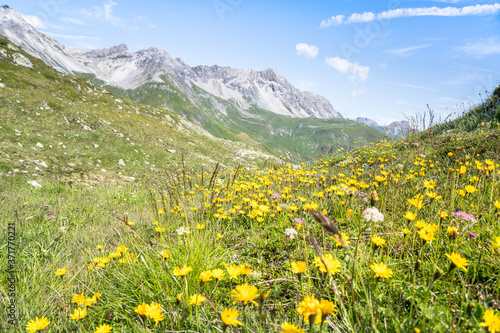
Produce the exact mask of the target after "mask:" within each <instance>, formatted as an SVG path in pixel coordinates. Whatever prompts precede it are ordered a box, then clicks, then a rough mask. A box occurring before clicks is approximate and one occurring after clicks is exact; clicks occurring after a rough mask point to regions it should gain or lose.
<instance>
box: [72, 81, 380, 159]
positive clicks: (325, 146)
mask: <svg viewBox="0 0 500 333" xmlns="http://www.w3.org/2000/svg"><path fill="white" fill-rule="evenodd" d="M81 76H82V77H86V78H89V79H90V80H91V81H92V82H93V83H94V84H96V85H98V86H101V87H102V88H105V89H107V90H109V91H112V92H114V93H116V94H118V95H120V96H124V97H127V98H130V99H132V100H134V101H136V102H140V103H145V104H149V105H154V106H158V107H164V108H167V109H170V110H172V111H174V112H176V113H178V114H180V115H182V116H183V117H185V118H186V119H187V120H189V121H191V122H193V123H195V124H197V125H199V126H201V127H203V128H204V129H206V130H207V131H208V132H210V133H211V134H213V135H214V136H216V137H220V138H224V139H228V140H235V141H242V142H246V143H248V144H252V145H255V146H257V147H259V148H262V149H264V150H266V151H268V152H269V153H272V154H274V155H284V154H286V153H287V152H290V153H292V154H293V155H294V156H296V157H297V158H300V159H306V160H311V158H314V157H317V156H318V155H320V154H323V153H327V152H333V151H336V150H337V149H340V148H344V149H347V148H350V147H352V146H353V145H355V144H354V142H356V143H357V144H369V143H370V142H373V141H376V140H377V139H382V138H387V136H386V135H385V134H383V133H380V131H377V130H376V129H373V128H370V127H368V126H365V125H363V124H360V123H357V122H354V121H351V120H346V119H318V118H293V117H288V116H283V115H279V114H275V113H272V112H270V111H266V110H263V109H260V108H257V107H253V108H251V109H250V110H247V111H246V112H244V113H242V112H241V111H239V110H238V109H237V108H236V106H235V105H234V104H233V102H231V101H227V100H224V99H222V98H219V97H217V96H214V95H212V94H210V93H208V92H207V91H205V90H203V89H201V88H200V87H198V86H193V89H194V91H195V92H196V94H197V96H198V101H197V102H192V100H191V99H190V98H189V97H188V96H186V95H185V94H184V93H183V92H182V91H179V89H177V88H176V86H175V85H174V84H172V83H171V81H170V80H169V79H168V78H166V77H163V80H164V82H163V83H146V84H144V85H143V86H141V87H138V88H135V89H129V90H125V89H122V88H118V87H114V86H109V85H106V84H105V83H104V82H103V81H101V80H98V79H96V78H95V76H93V75H88V74H81ZM214 101H216V102H217V103H218V104H220V105H223V106H224V107H225V109H226V114H224V113H222V112H221V111H219V110H217V109H216V108H215V106H214V105H213V103H214Z"/></svg>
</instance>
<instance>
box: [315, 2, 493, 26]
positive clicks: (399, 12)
mask: <svg viewBox="0 0 500 333" xmlns="http://www.w3.org/2000/svg"><path fill="white" fill-rule="evenodd" d="M499 12H500V4H499V3H495V4H491V5H479V4H478V5H474V6H465V7H445V8H439V7H435V6H434V7H420V8H398V9H393V10H388V11H385V12H381V13H378V14H375V13H372V12H365V13H362V14H360V13H354V14H352V15H351V16H349V17H348V18H347V19H345V17H344V16H343V15H337V16H332V17H331V18H330V19H328V20H323V21H322V22H321V27H322V28H327V27H329V26H332V25H340V24H349V23H361V22H371V21H375V20H377V21H378V20H388V19H393V18H399V17H413V16H477V15H493V14H497V13H499Z"/></svg>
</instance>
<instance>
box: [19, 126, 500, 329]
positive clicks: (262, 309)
mask: <svg viewBox="0 0 500 333" xmlns="http://www.w3.org/2000/svg"><path fill="white" fill-rule="evenodd" d="M492 131H493V132H494V131H495V129H489V128H488V129H487V128H483V129H482V130H481V129H480V130H478V132H477V133H475V135H486V134H488V133H491V132H492ZM416 138H417V137H416ZM448 141H452V142H453V141H455V143H454V144H453V145H452V144H450V143H449V142H448V143H447V145H448V146H447V145H444V146H441V147H440V148H439V149H437V148H435V149H430V148H431V147H430V146H429V147H428V146H426V144H425V143H422V142H420V143H419V142H417V141H414V142H411V140H408V141H404V140H403V141H402V140H399V141H385V140H381V141H379V142H375V143H373V144H371V145H369V146H367V147H360V148H353V149H352V150H351V151H349V152H345V153H340V152H339V154H336V155H333V156H330V157H329V158H324V159H322V160H320V161H318V162H317V163H314V164H304V163H303V164H301V165H298V164H294V161H293V160H291V159H290V158H288V159H285V158H282V159H281V160H279V162H277V163H273V164H268V165H266V166H262V167H254V168H245V167H244V166H240V167H237V168H226V169H223V168H221V167H219V165H216V166H215V168H212V169H211V170H206V171H203V172H202V171H200V172H199V173H194V172H186V171H183V170H180V171H177V172H165V174H164V175H161V176H157V177H154V178H153V179H151V181H150V182H148V183H147V184H143V185H136V186H135V187H133V188H132V187H127V188H119V189H117V188H114V189H106V190H105V189H102V190H98V189H65V188H52V189H48V190H46V191H47V192H46V193H45V194H44V193H43V192H42V191H41V190H39V189H36V190H30V192H29V193H28V192H26V193H25V195H26V196H29V197H30V198H29V199H26V200H27V202H25V203H24V205H25V206H24V207H36V209H34V210H31V211H29V210H28V209H24V210H19V211H17V212H16V214H17V215H16V216H17V219H18V244H19V247H20V250H19V253H18V257H17V258H18V271H19V276H20V279H19V283H18V289H17V297H18V298H17V300H18V303H17V307H18V314H19V322H18V326H17V329H18V331H19V332H25V331H27V332H38V331H41V332H353V331H363V332H377V331H378V332H462V331H472V332H498V331H500V312H499V311H498V306H499V300H498V295H499V288H500V284H499V283H498V278H499V275H500V272H499V270H498V267H500V266H499V263H500V223H499V216H500V197H499V187H498V179H499V178H500V169H499V168H500V166H499V161H498V146H496V147H495V146H483V147H474V148H473V149H470V148H469V149H466V148H460V147H461V146H460V145H462V143H461V142H459V141H460V140H455V139H453V140H448ZM37 191H38V192H37ZM99 191H100V192H99ZM127 193H128V194H127ZM130 193H132V194H130ZM61 198H62V199H61ZM23 200H24V199H23ZM26 214H28V215H32V217H31V218H29V217H30V216H27V217H26ZM55 215H57V216H58V218H57V219H56V220H57V221H59V222H58V223H59V224H61V223H62V224H65V226H61V225H58V224H56V223H52V222H51V219H50V216H55ZM62 215H64V217H63V216H62ZM60 221H63V222H60ZM29 229H30V230H29ZM28 242H30V243H31V245H30V246H27V248H26V249H23V248H22V244H27V243H28ZM28 249H29V252H28V253H26V251H25V250H28Z"/></svg>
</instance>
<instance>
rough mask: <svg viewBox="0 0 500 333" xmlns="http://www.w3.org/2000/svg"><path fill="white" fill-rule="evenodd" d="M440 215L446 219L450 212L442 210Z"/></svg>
mask: <svg viewBox="0 0 500 333" xmlns="http://www.w3.org/2000/svg"><path fill="white" fill-rule="evenodd" d="M439 217H440V218H442V219H445V218H447V217H448V213H447V212H445V211H443V210H442V211H440V212H439Z"/></svg>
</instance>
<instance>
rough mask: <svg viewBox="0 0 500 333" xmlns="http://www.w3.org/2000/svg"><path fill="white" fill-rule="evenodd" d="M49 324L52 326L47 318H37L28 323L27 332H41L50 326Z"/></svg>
mask: <svg viewBox="0 0 500 333" xmlns="http://www.w3.org/2000/svg"><path fill="white" fill-rule="evenodd" d="M49 324H50V321H48V320H47V318H45V317H42V318H38V317H35V319H34V320H33V319H32V320H30V321H29V322H28V324H26V331H28V332H30V333H33V332H36V331H41V330H43V329H44V328H45V327H47V326H49Z"/></svg>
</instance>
